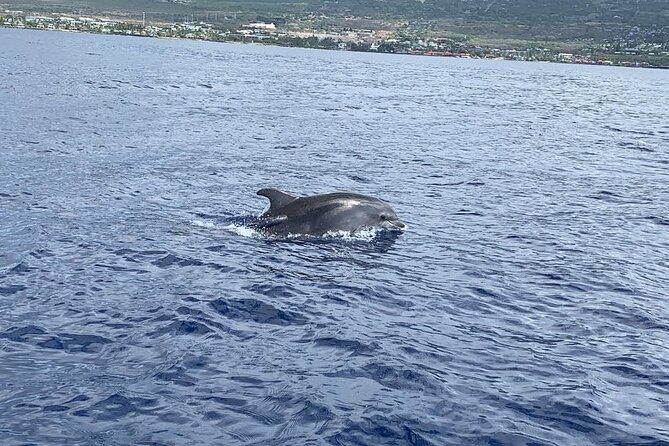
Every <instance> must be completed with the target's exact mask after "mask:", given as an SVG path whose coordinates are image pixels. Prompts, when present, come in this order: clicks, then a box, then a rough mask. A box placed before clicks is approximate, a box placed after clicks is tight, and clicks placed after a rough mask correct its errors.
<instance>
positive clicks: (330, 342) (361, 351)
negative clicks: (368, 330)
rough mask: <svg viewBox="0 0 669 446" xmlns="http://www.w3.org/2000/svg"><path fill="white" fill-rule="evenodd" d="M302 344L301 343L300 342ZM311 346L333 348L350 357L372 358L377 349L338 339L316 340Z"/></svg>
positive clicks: (376, 346)
mask: <svg viewBox="0 0 669 446" xmlns="http://www.w3.org/2000/svg"><path fill="white" fill-rule="evenodd" d="M301 342H302V341H301ZM310 342H313V344H314V345H315V346H317V347H326V348H335V349H340V350H345V351H348V352H350V353H351V354H352V355H361V356H372V355H373V354H374V352H376V351H377V350H378V349H379V347H378V345H376V344H371V345H365V344H363V343H361V342H360V341H354V340H347V339H339V338H335V337H326V338H317V339H314V340H313V341H310Z"/></svg>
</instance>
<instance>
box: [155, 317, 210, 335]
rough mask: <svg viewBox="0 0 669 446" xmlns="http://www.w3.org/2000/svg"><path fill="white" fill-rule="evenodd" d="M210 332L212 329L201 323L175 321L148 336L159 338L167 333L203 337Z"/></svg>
mask: <svg viewBox="0 0 669 446" xmlns="http://www.w3.org/2000/svg"><path fill="white" fill-rule="evenodd" d="M211 332H212V329H211V328H209V327H207V326H206V325H205V324H203V323H201V322H197V321H180V320H176V321H174V322H172V323H170V324H169V325H167V326H165V327H163V328H160V329H158V330H156V331H154V332H151V333H149V336H161V335H164V334H167V333H169V334H173V335H203V334H207V333H211Z"/></svg>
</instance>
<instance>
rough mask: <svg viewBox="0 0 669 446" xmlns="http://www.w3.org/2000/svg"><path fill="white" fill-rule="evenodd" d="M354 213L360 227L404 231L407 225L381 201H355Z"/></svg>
mask: <svg viewBox="0 0 669 446" xmlns="http://www.w3.org/2000/svg"><path fill="white" fill-rule="evenodd" d="M353 203H354V205H353V206H352V207H353V209H352V210H353V212H354V214H355V215H356V217H357V218H355V219H354V220H357V222H358V223H359V227H379V228H383V229H386V230H390V231H404V230H405V229H406V225H405V224H404V223H402V222H401V221H400V219H399V217H397V214H396V213H395V210H394V209H393V208H391V207H390V206H389V205H388V204H386V203H384V202H383V201H381V200H376V199H375V200H368V201H366V200H362V201H354V202H353Z"/></svg>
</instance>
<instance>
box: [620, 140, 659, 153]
mask: <svg viewBox="0 0 669 446" xmlns="http://www.w3.org/2000/svg"><path fill="white" fill-rule="evenodd" d="M618 145H619V146H620V147H623V148H625V149H629V150H636V151H638V152H645V153H655V149H653V148H651V147H648V146H645V145H642V144H639V143H634V142H621V143H619V144H618Z"/></svg>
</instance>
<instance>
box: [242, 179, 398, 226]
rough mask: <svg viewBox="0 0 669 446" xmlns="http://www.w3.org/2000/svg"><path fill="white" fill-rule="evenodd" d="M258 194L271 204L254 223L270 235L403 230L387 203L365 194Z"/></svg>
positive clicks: (277, 192)
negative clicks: (376, 229)
mask: <svg viewBox="0 0 669 446" xmlns="http://www.w3.org/2000/svg"><path fill="white" fill-rule="evenodd" d="M257 194H258V195H260V196H262V197H267V198H268V199H269V202H270V207H269V209H268V210H267V211H266V212H265V213H264V214H262V215H261V216H260V217H259V218H258V220H256V222H255V223H254V224H253V226H254V227H255V228H258V229H260V230H262V231H264V232H267V233H269V234H273V235H288V234H296V235H313V236H320V235H323V234H326V233H328V232H331V231H333V232H335V231H345V232H350V233H355V232H356V231H359V230H361V229H365V228H384V229H388V230H392V231H402V230H404V229H405V227H406V226H405V225H404V223H402V222H401V221H400V220H399V219H398V218H397V214H395V211H394V210H393V208H391V207H390V206H389V205H388V204H387V203H385V202H383V201H381V200H379V199H378V198H374V197H368V196H366V195H361V194H355V193H349V192H336V193H332V194H324V195H312V196H310V197H296V196H294V195H291V194H288V193H286V192H282V191H280V190H277V189H261V190H259V191H258V192H257Z"/></svg>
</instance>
